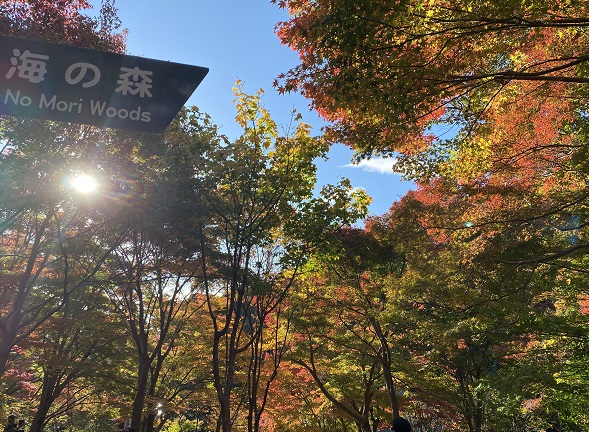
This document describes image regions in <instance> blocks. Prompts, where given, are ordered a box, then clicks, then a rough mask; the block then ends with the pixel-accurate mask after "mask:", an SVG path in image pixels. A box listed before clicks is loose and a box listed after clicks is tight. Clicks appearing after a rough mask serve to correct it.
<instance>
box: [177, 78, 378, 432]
mask: <svg viewBox="0 0 589 432" xmlns="http://www.w3.org/2000/svg"><path fill="white" fill-rule="evenodd" d="M235 94H236V101H235V103H236V107H237V117H236V120H237V121H238V123H239V124H240V125H241V126H242V127H243V128H244V133H243V135H242V136H241V137H240V138H238V139H237V140H235V142H228V141H227V140H225V139H221V140H219V139H217V140H214V141H209V142H203V141H202V140H195V141H193V142H187V143H186V147H185V148H183V153H180V155H181V156H182V158H181V159H179V161H180V162H183V163H180V164H179V165H178V167H179V168H178V169H179V170H183V172H184V175H185V179H186V183H185V185H184V186H183V187H186V188H187V190H188V191H189V193H188V194H187V195H186V196H193V201H192V202H191V203H190V205H191V208H192V209H193V215H194V218H193V220H194V221H195V227H197V228H198V231H197V232H198V238H200V241H201V245H200V250H199V254H200V257H201V268H202V271H203V275H202V277H203V280H202V283H201V290H202V291H203V293H204V294H205V295H206V296H207V298H208V300H207V307H208V311H209V316H210V323H211V325H212V327H213V329H214V335H213V341H212V347H213V353H212V359H211V360H212V363H211V364H212V369H213V382H214V387H215V390H216V392H217V397H218V401H219V405H220V413H219V419H218V424H217V430H222V431H224V432H227V431H230V430H231V428H232V425H233V424H234V423H235V422H236V421H237V418H238V413H239V407H240V406H241V404H242V402H243V399H242V398H243V397H244V394H243V393H241V392H242V391H243V390H242V389H246V388H247V389H248V390H249V391H250V393H249V395H250V399H249V404H250V405H251V404H254V402H255V401H254V399H255V398H256V394H257V393H256V392H258V390H259V389H261V387H259V384H261V382H260V381H257V383H256V382H254V381H252V380H253V379H259V377H260V376H259V375H258V376H257V378H256V377H254V376H250V377H245V376H242V375H241V374H240V373H239V370H238V369H239V365H247V364H249V360H248V359H249V357H248V356H249V354H250V352H251V350H252V349H254V352H256V351H255V350H259V349H260V348H263V346H264V343H263V340H264V336H263V334H264V333H265V332H266V331H267V328H266V322H267V318H269V317H271V316H273V317H274V318H276V317H277V316H278V315H277V314H278V310H279V309H280V306H281V304H282V301H283V299H284V296H285V295H286V293H287V292H288V290H289V289H290V287H291V286H292V283H293V281H294V278H295V277H296V275H297V273H298V269H299V267H300V265H301V263H302V261H303V259H304V257H305V255H306V253H307V251H308V249H309V247H311V246H312V245H313V244H315V243H316V242H318V241H320V240H321V239H322V238H323V237H324V232H325V231H326V230H330V229H334V228H335V227H337V226H339V225H341V224H346V223H351V222H352V221H354V220H356V219H357V218H358V217H361V216H362V215H363V214H365V213H364V212H365V211H366V203H367V199H366V197H365V196H364V195H363V194H362V193H361V192H355V191H353V190H351V187H350V186H349V184H342V185H339V186H332V187H329V188H326V189H325V190H324V191H323V195H322V197H319V198H317V197H313V187H314V183H315V170H316V167H315V165H314V164H313V160H314V159H315V158H316V157H321V156H323V155H324V152H325V149H326V148H325V146H324V144H322V143H321V142H320V141H319V140H317V139H314V138H312V137H311V136H310V134H309V127H308V126H307V125H305V124H304V123H301V124H299V126H298V127H297V129H296V130H295V131H294V133H293V134H292V136H285V137H282V136H279V135H278V130H277V126H276V124H275V123H274V122H273V121H272V119H271V118H270V115H269V113H268V112H267V111H266V110H264V109H263V107H262V106H261V105H260V95H259V94H258V95H254V96H250V95H247V94H245V93H243V91H242V87H241V85H239V83H238V86H237V87H236V89H235ZM195 118H196V114H195V113H194V112H192V113H189V116H188V117H186V118H185V119H184V121H183V122H182V124H181V127H183V128H188V131H190V130H191V129H193V128H194V127H195V126H194V125H195V121H194V119H195ZM217 298H221V299H223V301H224V304H223V305H222V307H221V308H220V309H219V308H218V303H217V301H214V299H217ZM254 345H255V347H254ZM258 354H262V353H261V352H258ZM274 354H277V352H276V351H274V353H273V355H274ZM244 357H245V358H244ZM251 366H252V367H251V368H250V369H249V370H250V371H251V372H255V373H256V374H258V373H259V371H260V369H259V367H258V366H259V364H258V365H255V364H253V365H251ZM247 379H249V380H250V381H246V380H247ZM246 382H248V383H249V385H248V386H246ZM264 397H265V396H264ZM263 407H264V403H263V402H262V403H261V404H260V405H256V406H255V407H254V406H249V407H248V408H249V412H250V414H249V417H250V418H249V419H248V421H249V426H248V428H250V430H257V428H258V427H259V419H260V415H261V411H262V410H263Z"/></svg>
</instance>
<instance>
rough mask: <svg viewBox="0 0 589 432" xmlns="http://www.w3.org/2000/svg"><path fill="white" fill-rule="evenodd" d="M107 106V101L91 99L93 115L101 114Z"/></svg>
mask: <svg viewBox="0 0 589 432" xmlns="http://www.w3.org/2000/svg"><path fill="white" fill-rule="evenodd" d="M105 107H106V102H101V101H95V100H91V101H90V111H91V112H92V115H99V116H101V115H102V113H103V112H104V108H105Z"/></svg>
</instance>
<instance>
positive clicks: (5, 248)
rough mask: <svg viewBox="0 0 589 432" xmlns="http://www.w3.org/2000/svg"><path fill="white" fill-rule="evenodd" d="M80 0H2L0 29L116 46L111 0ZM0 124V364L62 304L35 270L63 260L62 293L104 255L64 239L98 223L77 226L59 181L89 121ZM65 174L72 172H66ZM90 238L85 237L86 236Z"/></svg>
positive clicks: (89, 232) (92, 230) (119, 43)
mask: <svg viewBox="0 0 589 432" xmlns="http://www.w3.org/2000/svg"><path fill="white" fill-rule="evenodd" d="M87 7H88V4H87V3H86V2H85V1H66V0H64V1H59V2H50V1H44V0H40V1H23V2H21V1H3V2H1V3H0V22H1V25H0V34H7V35H13V36H21V37H23V36H26V37H35V38H44V39H47V40H53V41H59V42H63V41H67V42H69V43H74V44H77V45H80V46H85V47H89V48H97V49H103V50H104V49H109V50H114V51H118V52H121V51H123V50H124V33H116V32H117V29H118V25H119V24H118V20H117V18H116V9H114V7H113V4H112V2H110V1H105V2H104V3H103V8H102V10H101V14H100V15H99V16H98V18H90V17H87V16H85V15H83V14H82V13H81V10H83V9H84V8H87ZM1 121H2V123H1V124H0V146H1V151H0V172H1V174H0V176H1V180H2V185H3V188H2V191H1V192H0V202H1V204H0V215H1V219H0V234H1V235H2V243H1V246H0V268H1V271H2V273H1V274H0V276H1V282H0V289H1V290H2V298H3V300H4V301H3V305H2V308H3V309H2V315H1V316H0V336H1V340H0V371H1V373H4V371H5V369H6V364H7V362H8V359H9V355H10V351H11V349H12V348H13V347H14V346H15V345H16V344H18V343H19V342H21V341H22V340H23V339H24V338H26V337H27V336H28V335H29V334H30V333H31V332H32V331H34V330H35V328H36V327H38V326H39V325H40V324H41V323H42V322H43V321H44V320H46V319H48V318H49V317H50V316H51V315H52V314H53V313H55V312H56V311H57V310H58V309H59V308H61V307H62V305H63V303H62V302H60V301H59V298H57V297H55V295H54V294H52V295H51V296H49V295H47V293H43V292H42V289H37V288H40V285H42V281H43V278H45V277H48V278H53V277H55V274H54V273H52V271H53V270H52V268H54V267H56V266H63V269H64V279H63V281H62V282H63V284H62V287H61V289H62V292H63V294H64V295H68V294H69V293H71V292H72V291H73V290H75V289H77V288H78V287H80V286H82V285H84V284H86V283H88V282H89V281H90V280H91V279H92V277H93V276H94V274H95V273H96V271H97V270H98V268H99V266H100V264H101V263H102V261H103V259H104V256H105V255H104V254H103V255H102V257H101V256H100V253H101V252H103V253H106V254H108V251H105V250H102V251H98V250H97V248H96V245H94V246H95V249H94V250H90V249H89V250H88V254H89V255H92V254H94V261H93V262H92V264H93V265H87V264H88V263H90V262H91V261H88V262H87V263H82V262H81V261H78V260H76V258H75V257H74V256H73V255H71V253H72V251H71V250H69V248H68V245H69V244H71V243H75V242H81V243H83V242H84V241H90V239H91V238H92V236H93V235H95V234H96V233H97V232H98V231H99V230H100V229H102V228H103V226H102V225H101V224H100V223H97V224H95V225H94V226H90V227H89V226H85V225H87V222H88V214H84V213H83V212H79V211H77V210H76V207H75V206H71V205H70V204H71V202H72V200H69V199H67V198H68V194H69V191H68V190H67V188H62V187H61V186H60V183H61V181H63V180H64V177H63V175H64V174H65V172H64V171H65V166H66V164H67V163H70V164H76V163H79V162H80V160H81V159H82V157H81V156H82V154H84V152H85V151H87V150H88V148H89V144H88V142H86V139H87V140H89V141H92V140H93V138H96V131H94V132H92V131H91V130H90V129H89V128H81V127H73V128H67V127H63V125H56V124H52V123H47V122H46V123H43V122H36V121H30V120H16V119H10V118H8V117H3V118H2V120H1ZM68 174H70V175H71V174H72V173H68ZM89 245H90V243H89Z"/></svg>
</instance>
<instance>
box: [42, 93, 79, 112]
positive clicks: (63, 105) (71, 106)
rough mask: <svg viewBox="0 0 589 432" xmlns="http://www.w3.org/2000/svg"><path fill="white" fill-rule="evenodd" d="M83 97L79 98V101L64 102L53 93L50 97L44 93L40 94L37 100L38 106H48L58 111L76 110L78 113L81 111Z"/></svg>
mask: <svg viewBox="0 0 589 432" xmlns="http://www.w3.org/2000/svg"><path fill="white" fill-rule="evenodd" d="M83 100H84V99H82V98H80V102H66V101H63V100H60V101H58V100H57V95H54V96H53V97H52V98H51V99H47V96H45V93H42V94H41V99H40V100H39V108H41V109H43V108H49V109H52V110H55V109H57V110H58V111H61V112H64V111H67V112H76V111H77V112H78V114H81V113H82V102H83Z"/></svg>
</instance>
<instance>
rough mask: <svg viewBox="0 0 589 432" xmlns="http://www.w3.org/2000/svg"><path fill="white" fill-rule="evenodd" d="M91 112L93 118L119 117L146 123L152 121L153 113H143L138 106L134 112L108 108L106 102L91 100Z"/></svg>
mask: <svg viewBox="0 0 589 432" xmlns="http://www.w3.org/2000/svg"><path fill="white" fill-rule="evenodd" d="M80 102H81V100H80ZM90 111H91V113H92V115H93V116H102V115H106V116H107V117H110V118H114V117H118V118H119V119H121V120H125V119H130V120H134V121H142V122H145V123H147V122H150V121H151V113H150V112H145V111H142V110H141V106H138V107H137V108H136V109H134V110H128V109H125V108H121V109H117V108H115V107H108V106H106V102H102V101H96V100H91V101H90Z"/></svg>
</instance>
